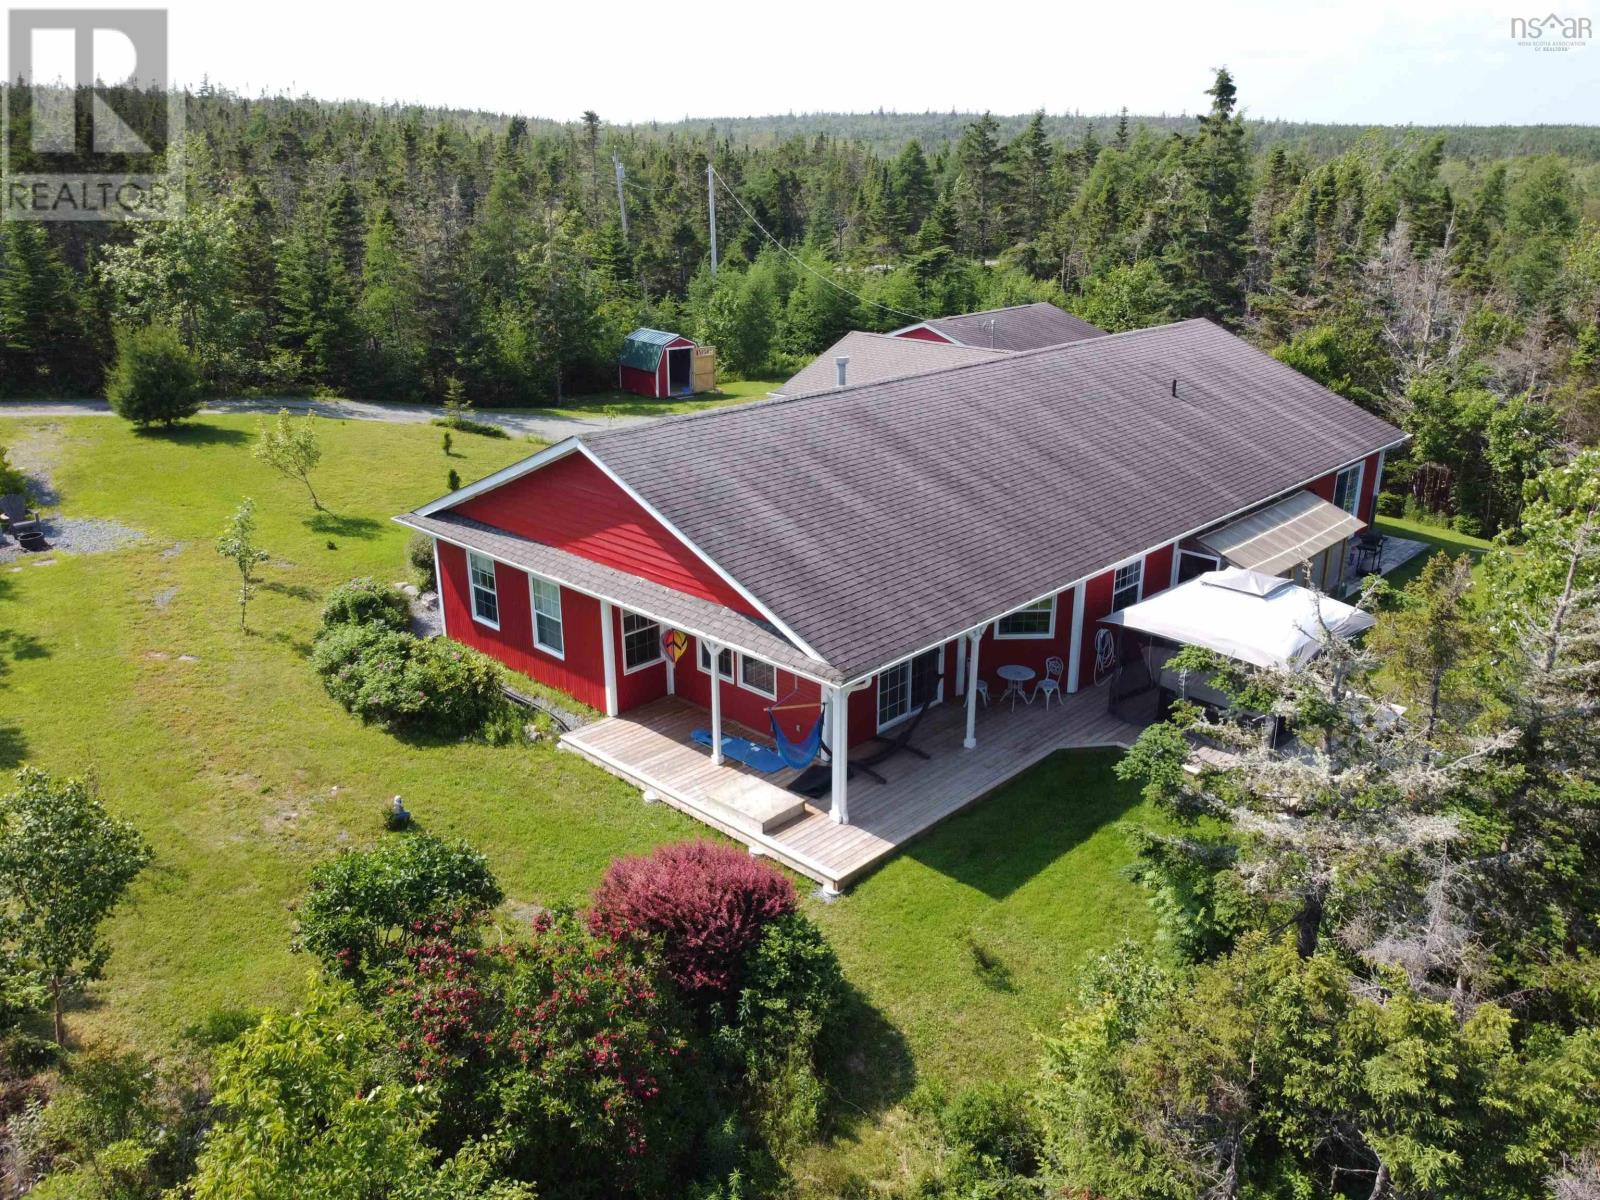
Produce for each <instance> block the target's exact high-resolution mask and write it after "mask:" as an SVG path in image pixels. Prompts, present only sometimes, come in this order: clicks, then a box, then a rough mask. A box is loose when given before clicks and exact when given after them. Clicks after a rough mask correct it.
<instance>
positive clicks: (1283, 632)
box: [1103, 567, 1375, 667]
mask: <svg viewBox="0 0 1600 1200" xmlns="http://www.w3.org/2000/svg"><path fill="white" fill-rule="evenodd" d="M1103 623H1104V624H1106V625H1111V626H1120V627H1121V628H1124V629H1132V630H1135V631H1137V632H1139V633H1146V634H1150V635H1152V636H1154V637H1160V638H1166V639H1167V640H1168V641H1172V642H1181V643H1182V644H1184V645H1186V646H1204V647H1206V649H1208V650H1215V651H1216V652H1217V653H1218V654H1226V655H1227V656H1228V657H1229V658H1237V659H1239V660H1240V661H1242V662H1247V663H1254V664H1255V665H1256V666H1258V667H1285V666H1288V665H1289V664H1290V663H1297V662H1303V661H1304V660H1305V659H1308V658H1310V657H1312V656H1313V655H1314V654H1316V653H1317V652H1318V651H1319V650H1320V649H1321V645H1322V643H1321V636H1320V635H1321V632H1322V629H1323V628H1324V627H1326V628H1327V630H1328V631H1329V632H1331V633H1333V634H1335V635H1337V636H1339V637H1351V636H1352V635H1354V634H1357V633H1360V632H1361V631H1362V630H1364V629H1370V628H1372V626H1373V625H1374V624H1375V622H1374V620H1373V618H1372V616H1371V614H1369V613H1365V612H1362V611H1361V610H1360V609H1359V608H1356V607H1354V606H1353V605H1349V604H1345V603H1344V602H1343V601H1340V600H1334V599H1332V598H1330V597H1328V596H1321V595H1319V594H1318V593H1316V592H1314V591H1312V590H1311V589H1310V588H1303V587H1301V586H1300V585H1299V584H1297V583H1292V582H1290V581H1289V580H1287V579H1280V578H1278V577H1277V576H1274V575H1265V574H1262V573H1261V572H1259V571H1246V570H1243V569H1242V568H1239V567H1224V568H1223V569H1222V570H1220V571H1207V572H1206V573H1205V574H1204V575H1198V576H1196V577H1195V578H1193V579H1191V580H1189V581H1188V582H1187V583H1182V584H1179V585H1178V586H1177V587H1175V588H1171V589H1169V590H1168V591H1165V592H1160V593H1158V594H1157V595H1154V596H1152V597H1150V599H1148V600H1142V601H1140V602H1139V603H1138V604H1133V605H1130V606H1129V607H1127V608H1125V609H1123V610H1122V611H1120V612H1114V613H1112V614H1111V615H1110V616H1109V617H1106V618H1105V619H1104V622H1103Z"/></svg>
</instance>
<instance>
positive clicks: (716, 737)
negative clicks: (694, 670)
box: [705, 641, 722, 767]
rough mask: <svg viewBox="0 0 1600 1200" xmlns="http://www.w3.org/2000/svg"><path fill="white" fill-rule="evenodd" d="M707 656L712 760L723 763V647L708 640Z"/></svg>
mask: <svg viewBox="0 0 1600 1200" xmlns="http://www.w3.org/2000/svg"><path fill="white" fill-rule="evenodd" d="M705 646H706V658H707V660H708V661H709V662H710V663H711V761H712V762H713V763H715V764H716V765H717V766H719V767H720V766H721V765H722V647H721V646H719V645H717V643H716V642H712V641H707V642H706V644H705Z"/></svg>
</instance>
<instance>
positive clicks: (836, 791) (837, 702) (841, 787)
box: [828, 687, 850, 825]
mask: <svg viewBox="0 0 1600 1200" xmlns="http://www.w3.org/2000/svg"><path fill="white" fill-rule="evenodd" d="M832 716H833V728H832V730H831V734H832V736H830V737H829V739H828V745H829V746H830V747H832V749H833V762H832V763H831V764H830V765H831V766H832V767H833V796H832V805H833V812H832V816H833V819H834V821H835V822H836V823H837V824H840V825H848V824H850V800H849V796H848V795H847V792H848V791H849V787H850V693H848V692H847V691H845V690H844V688H842V687H837V688H834V689H833V711H832Z"/></svg>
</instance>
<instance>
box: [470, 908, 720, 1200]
mask: <svg viewBox="0 0 1600 1200" xmlns="http://www.w3.org/2000/svg"><path fill="white" fill-rule="evenodd" d="M504 1004H505V1011H504V1016H503V1018H502V1021H501V1025H500V1028H499V1029H498V1030H497V1031H496V1032H495V1033H494V1034H493V1035H492V1036H494V1037H496V1038H503V1043H502V1044H500V1045H497V1046H496V1047H495V1052H496V1053H497V1054H498V1055H500V1056H503V1058H504V1059H505V1061H506V1064H507V1066H508V1067H509V1069H507V1070H505V1071H504V1072H503V1073H502V1074H501V1075H500V1077H499V1088H498V1094H499V1098H500V1102H501V1104H502V1105H503V1106H504V1111H503V1115H502V1117H501V1128H502V1129H505V1130H507V1131H508V1135H509V1136H510V1137H511V1138H512V1139H513V1141H514V1142H515V1143H516V1144H517V1149H518V1152H519V1153H521V1154H523V1155H527V1156H529V1158H530V1159H531V1160H532V1161H534V1162H537V1163H538V1164H540V1166H539V1167H538V1168H537V1169H536V1170H535V1172H534V1175H535V1179H536V1182H537V1184H538V1186H539V1190H540V1194H541V1195H543V1194H545V1192H546V1189H547V1188H548V1189H550V1190H552V1191H559V1190H560V1187H559V1185H560V1183H561V1182H562V1181H564V1180H577V1179H581V1180H583V1181H585V1182H586V1183H587V1184H588V1185H589V1186H590V1187H592V1188H593V1189H594V1194H596V1195H615V1194H617V1193H618V1192H622V1191H631V1192H633V1193H635V1194H639V1195H658V1194H663V1192H662V1187H663V1185H664V1183H665V1181H666V1180H668V1179H670V1178H671V1177H672V1172H673V1170H674V1169H675V1167H676V1166H677V1163H676V1161H675V1159H676V1157H677V1155H678V1154H679V1153H681V1151H682V1150H683V1149H684V1146H685V1143H686V1142H687V1140H688V1139H689V1137H690V1134H691V1132H692V1129H693V1125H694V1123H693V1121H692V1120H690V1119H689V1118H690V1113H689V1111H688V1108H689V1107H691V1106H686V1104H685V1099H686V1096H687V1094H688V1091H687V1089H683V1088H680V1087H678V1086H677V1085H678V1084H679V1083H680V1082H681V1076H682V1074H683V1072H684V1071H685V1069H686V1057H687V1050H688V1042H687V1041H686V1039H685V1038H684V1036H683V1034H682V1032H680V1031H681V1029H682V1022H681V1019H680V1015H679V1013H678V1012H677V1010H676V1006H675V1005H674V1004H673V1002H672V1000H671V997H670V996H669V995H666V994H664V993H662V992H661V991H660V990H659V989H658V987H657V986H656V980H655V976H654V973H653V971H652V970H651V964H650V963H649V962H648V961H647V960H642V959H640V958H639V957H637V956H636V955H634V954H632V953H630V952H629V951H628V950H627V949H625V948H624V947H621V946H618V945H616V944H615V943H613V942H610V941H608V940H606V939H603V938H596V937H593V936H591V935H590V934H589V932H588V931H587V930H585V928H584V927H583V923H582V922H581V921H580V920H579V919H577V918H576V917H574V916H572V915H570V914H557V915H551V914H541V915H540V917H539V918H538V919H537V920H535V922H534V925H533V940H532V942H531V944H530V945H529V946H528V947H527V949H526V950H524V951H522V952H521V953H520V954H519V955H518V956H517V958H516V961H515V963H514V964H513V965H512V968H511V971H510V974H509V976H508V979H507V984H506V989H505V995H504Z"/></svg>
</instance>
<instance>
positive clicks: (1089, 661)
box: [1078, 571, 1117, 689]
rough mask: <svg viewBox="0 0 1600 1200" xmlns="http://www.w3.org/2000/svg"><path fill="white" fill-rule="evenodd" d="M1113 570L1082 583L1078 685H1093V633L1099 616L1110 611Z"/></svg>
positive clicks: (1087, 686) (1097, 628) (1114, 573)
mask: <svg viewBox="0 0 1600 1200" xmlns="http://www.w3.org/2000/svg"><path fill="white" fill-rule="evenodd" d="M1116 574H1117V573H1116V572H1115V571H1105V572H1103V573H1101V574H1099V575H1095V576H1093V577H1092V578H1090V579H1088V580H1086V581H1085V582H1084V585H1083V642H1082V643H1081V644H1080V646H1079V648H1078V652H1079V655H1080V657H1079V660H1078V687H1079V688H1080V689H1082V688H1090V687H1093V686H1094V635H1095V633H1096V632H1098V631H1099V629H1100V628H1101V626H1100V618H1101V617H1104V616H1107V615H1109V614H1110V612H1111V585H1112V582H1113V581H1114V580H1115V578H1116Z"/></svg>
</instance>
